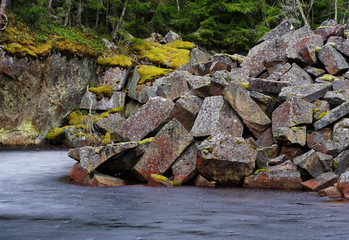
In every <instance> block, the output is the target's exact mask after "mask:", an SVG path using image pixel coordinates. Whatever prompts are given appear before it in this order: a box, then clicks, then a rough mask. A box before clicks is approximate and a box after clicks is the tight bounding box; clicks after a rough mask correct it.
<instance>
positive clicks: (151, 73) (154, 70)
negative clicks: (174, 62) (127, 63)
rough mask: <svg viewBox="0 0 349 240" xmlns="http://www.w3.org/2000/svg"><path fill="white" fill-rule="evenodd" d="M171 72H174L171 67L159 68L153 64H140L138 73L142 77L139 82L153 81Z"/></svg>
mask: <svg viewBox="0 0 349 240" xmlns="http://www.w3.org/2000/svg"><path fill="white" fill-rule="evenodd" d="M171 72H173V70H171V69H166V68H159V67H155V66H152V65H139V66H138V73H139V75H140V77H141V78H140V80H139V81H138V84H145V83H147V82H152V81H154V80H155V79H158V78H160V77H163V76H165V75H167V74H169V73H171Z"/></svg>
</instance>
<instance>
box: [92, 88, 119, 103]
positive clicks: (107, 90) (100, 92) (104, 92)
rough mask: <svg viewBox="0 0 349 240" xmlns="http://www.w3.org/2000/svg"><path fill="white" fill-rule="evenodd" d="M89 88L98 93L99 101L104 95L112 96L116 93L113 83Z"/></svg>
mask: <svg viewBox="0 0 349 240" xmlns="http://www.w3.org/2000/svg"><path fill="white" fill-rule="evenodd" d="M88 90H89V91H90V92H93V93H94V94H96V97H97V101H100V100H101V99H102V98H103V97H107V98H111V96H113V93H114V92H113V87H112V86H111V85H103V86H99V87H91V88H89V89H88Z"/></svg>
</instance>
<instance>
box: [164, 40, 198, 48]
mask: <svg viewBox="0 0 349 240" xmlns="http://www.w3.org/2000/svg"><path fill="white" fill-rule="evenodd" d="M166 46H167V47H171V48H178V49H188V50H191V49H193V48H195V47H196V45H195V44H194V43H192V42H186V41H179V40H175V41H173V42H170V43H168V44H166Z"/></svg>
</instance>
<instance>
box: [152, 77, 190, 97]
mask: <svg viewBox="0 0 349 240" xmlns="http://www.w3.org/2000/svg"><path fill="white" fill-rule="evenodd" d="M192 77H193V76H192V75H191V74H190V73H189V72H187V71H176V72H173V73H171V74H169V75H167V76H165V77H162V78H159V79H157V80H156V81H155V82H154V84H153V86H152V87H151V88H152V90H150V91H154V92H155V93H156V95H155V96H160V97H163V98H166V99H168V100H170V101H173V100H175V99H177V98H179V97H180V96H182V95H184V94H186V93H187V92H189V87H188V83H187V81H188V79H190V78H192ZM155 96H154V97H155Z"/></svg>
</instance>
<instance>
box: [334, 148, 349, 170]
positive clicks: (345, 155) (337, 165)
mask: <svg viewBox="0 0 349 240" xmlns="http://www.w3.org/2000/svg"><path fill="white" fill-rule="evenodd" d="M333 165H334V173H335V174H337V175H338V176H340V175H341V174H342V173H344V172H345V171H346V170H347V169H349V150H346V151H344V152H341V153H340V154H339V155H338V156H337V157H336V158H335V159H334V164H333Z"/></svg>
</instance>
